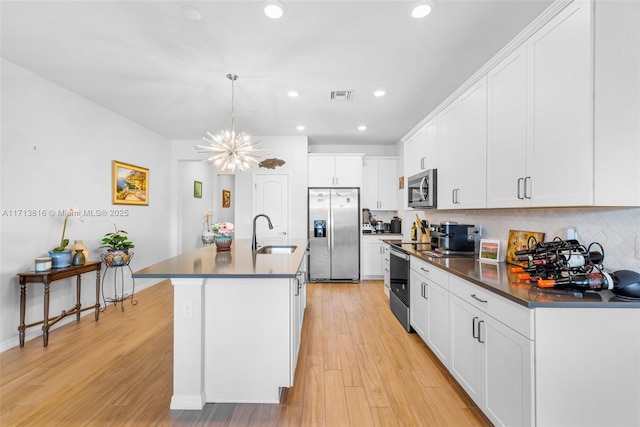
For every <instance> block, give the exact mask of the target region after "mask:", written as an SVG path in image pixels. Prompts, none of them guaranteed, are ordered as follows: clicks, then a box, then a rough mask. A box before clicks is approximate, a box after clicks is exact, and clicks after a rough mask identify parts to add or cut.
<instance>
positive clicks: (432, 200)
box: [407, 169, 438, 209]
mask: <svg viewBox="0 0 640 427" xmlns="http://www.w3.org/2000/svg"><path fill="white" fill-rule="evenodd" d="M437 179H438V171H437V170H436V169H428V170H426V171H424V172H421V173H419V174H417V175H413V176H410V177H409V178H408V179H407V189H408V190H407V191H408V195H409V207H412V208H414V209H435V208H436V207H437V197H436V193H437V187H438V183H437Z"/></svg>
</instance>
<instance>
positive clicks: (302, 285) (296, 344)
mask: <svg viewBox="0 0 640 427" xmlns="http://www.w3.org/2000/svg"><path fill="white" fill-rule="evenodd" d="M306 265H307V263H306V257H305V258H304V259H303V261H302V265H301V266H300V269H299V270H298V274H297V276H296V278H295V279H292V280H291V286H292V288H293V289H292V290H291V295H292V303H291V319H292V321H291V343H290V346H289V348H290V349H291V359H290V360H291V363H290V364H289V373H290V376H291V383H293V378H294V376H295V373H296V366H297V364H298V355H299V353H300V340H301V338H302V322H303V321H304V310H305V307H306V306H307V267H306Z"/></svg>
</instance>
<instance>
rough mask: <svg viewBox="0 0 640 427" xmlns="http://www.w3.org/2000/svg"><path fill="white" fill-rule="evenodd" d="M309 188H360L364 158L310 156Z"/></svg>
mask: <svg viewBox="0 0 640 427" xmlns="http://www.w3.org/2000/svg"><path fill="white" fill-rule="evenodd" d="M308 165H309V172H308V173H309V183H308V185H309V187H360V186H361V185H362V156H361V155H353V154H351V155H349V154H345V155H335V154H321V155H319V154H309V160H308Z"/></svg>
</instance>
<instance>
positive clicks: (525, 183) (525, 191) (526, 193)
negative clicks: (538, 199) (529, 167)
mask: <svg viewBox="0 0 640 427" xmlns="http://www.w3.org/2000/svg"><path fill="white" fill-rule="evenodd" d="M527 182H529V185H527ZM530 186H531V177H530V176H527V177H525V178H524V198H525V199H531V194H529V192H528V191H527V188H528V187H530Z"/></svg>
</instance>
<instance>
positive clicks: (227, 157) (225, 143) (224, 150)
mask: <svg viewBox="0 0 640 427" xmlns="http://www.w3.org/2000/svg"><path fill="white" fill-rule="evenodd" d="M227 78H228V79H229V80H231V131H228V130H224V131H221V132H220V133H219V134H217V135H213V134H212V133H211V132H207V133H205V134H204V135H203V136H202V139H203V140H204V141H205V142H207V143H208V145H196V146H195V147H193V149H194V150H196V151H197V152H198V153H206V154H211V156H210V157H209V158H207V159H205V161H206V162H207V163H213V164H214V165H215V166H216V167H218V168H220V169H221V171H222V172H230V173H234V172H235V170H236V168H238V169H240V170H241V171H243V170H245V169H248V168H251V167H253V166H255V165H257V164H258V160H259V159H260V156H259V155H258V153H260V152H261V151H263V150H262V149H261V148H259V147H260V141H256V142H251V139H250V137H249V135H247V134H245V133H244V132H239V133H236V131H235V127H234V113H235V111H234V84H235V81H236V80H238V76H236V75H235V74H227Z"/></svg>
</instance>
